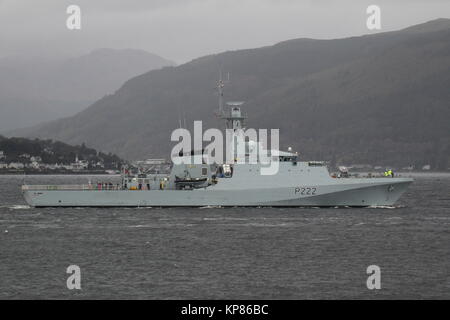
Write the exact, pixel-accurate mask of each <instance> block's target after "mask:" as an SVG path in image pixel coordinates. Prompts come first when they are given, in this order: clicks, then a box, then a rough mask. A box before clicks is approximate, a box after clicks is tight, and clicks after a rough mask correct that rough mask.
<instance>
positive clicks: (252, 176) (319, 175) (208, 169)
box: [22, 87, 413, 207]
mask: <svg viewBox="0 0 450 320" xmlns="http://www.w3.org/2000/svg"><path fill="white" fill-rule="evenodd" d="M219 90H221V87H219ZM219 93H220V97H222V95H223V93H222V92H221V91H220V92H219ZM241 104H242V103H231V104H230V105H229V110H228V112H224V111H222V110H223V109H221V108H219V111H220V114H221V117H222V118H224V119H225V120H226V127H227V128H229V129H233V130H234V131H235V130H238V129H243V128H244V125H245V119H246V117H245V116H244V115H243V114H242V112H241ZM219 105H221V102H220V103H219ZM268 154H269V155H270V157H269V159H270V160H269V161H278V171H277V173H276V174H274V175H263V174H261V170H262V168H263V167H265V166H266V164H263V163H260V162H258V161H257V162H256V163H245V162H244V163H239V162H232V163H225V164H220V165H218V164H216V163H214V164H208V162H207V161H204V156H205V155H204V154H203V153H202V152H198V153H195V152H192V153H190V154H187V155H185V154H179V155H178V156H179V157H182V158H185V159H188V158H190V159H189V160H194V161H191V163H194V164H186V163H187V162H188V161H185V162H186V163H183V161H181V163H180V164H175V162H177V163H179V162H180V161H173V162H172V163H171V165H170V167H169V170H168V172H166V173H163V172H158V171H154V170H153V171H152V170H150V171H142V170H138V171H133V169H131V168H124V169H123V171H122V174H121V183H119V184H116V185H113V184H92V183H88V184H85V185H26V184H25V185H23V186H22V192H23V195H24V197H25V200H26V201H27V203H28V204H29V205H31V206H34V207H175V206H187V207H205V206H220V207H228V206H248V207H255V206H273V207H368V206H392V205H393V204H394V203H395V202H396V201H397V200H398V199H399V198H400V196H401V195H402V194H403V193H404V192H405V190H406V189H407V187H408V185H409V184H410V183H411V182H412V181H413V180H412V179H410V178H401V177H396V178H394V177H364V178H358V177H354V176H349V175H346V174H345V175H332V174H330V172H329V171H328V168H327V165H326V163H325V162H322V161H302V160H301V159H300V158H299V155H298V154H297V153H295V152H292V150H288V151H280V150H269V151H268ZM172 159H173V158H172ZM178 160H180V159H178Z"/></svg>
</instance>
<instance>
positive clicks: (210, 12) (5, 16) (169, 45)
mask: <svg viewBox="0 0 450 320" xmlns="http://www.w3.org/2000/svg"><path fill="white" fill-rule="evenodd" d="M71 4H76V5H79V6H80V8H81V23H82V28H81V30H76V31H70V30H68V29H67V27H66V19H67V17H68V15H67V14H66V8H67V7H68V5H71ZM370 4H377V5H379V6H380V7H381V10H382V11H381V13H382V15H381V18H382V30H381V31H390V30H396V29H400V28H403V27H407V26H410V25H413V24H417V23H422V22H425V21H429V20H432V19H436V18H450V0H376V1H375V0H374V1H366V0H70V1H66V0H39V1H35V0H0V56H8V55H16V54H21V55H25V56H29V55H32V56H36V55H38V56H39V55H54V56H67V55H79V54H83V53H87V52H89V51H91V50H93V49H96V48H135V49H144V50H147V51H150V52H153V53H156V54H159V55H161V56H163V57H165V58H168V59H172V60H174V61H176V62H177V63H183V62H186V61H189V60H191V59H193V58H196V57H199V56H203V55H206V54H211V53H217V52H222V51H226V50H235V49H242V48H253V47H260V46H265V45H271V44H274V43H277V42H280V41H283V40H288V39H293V38H301V37H309V38H321V39H324V38H341V37H347V36H354V35H361V34H366V33H373V32H374V31H369V30H368V29H367V28H366V19H367V14H366V8H367V6H368V5H370Z"/></svg>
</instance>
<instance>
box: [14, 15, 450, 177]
mask: <svg viewBox="0 0 450 320" xmlns="http://www.w3.org/2000/svg"><path fill="white" fill-rule="evenodd" d="M219 68H222V69H223V70H224V71H225V72H230V73H231V78H232V84H231V85H230V86H229V87H228V88H227V91H226V99H227V100H245V101H247V103H246V104H245V105H244V107H243V109H244V111H245V112H247V113H248V115H249V116H250V118H249V122H248V127H253V128H280V135H281V145H282V147H284V148H286V147H287V146H292V147H293V148H294V150H298V151H299V153H300V155H301V156H302V157H303V159H305V158H306V159H320V160H329V161H332V162H333V163H335V162H337V163H346V164H349V163H370V164H374V165H377V164H378V165H397V166H406V165H410V164H415V165H422V164H428V163H429V164H431V165H432V167H433V168H443V169H446V168H447V167H448V166H449V165H450V164H449V155H450V147H449V146H450V134H449V133H450V122H449V120H448V119H450V90H449V88H450V72H449V71H450V20H448V19H439V20H434V21H431V22H428V23H425V24H421V25H417V26H414V27H411V28H407V29H404V30H400V31H396V32H388V33H380V34H374V35H367V36H362V37H352V38H346V39H336V40H312V39H296V40H291V41H285V42H282V43H278V44H276V45H274V46H268V47H263V48H258V49H249V50H239V51H230V52H225V53H221V54H217V55H210V56H206V57H202V58H199V59H196V60H193V61H191V62H189V63H186V64H183V65H180V66H178V67H168V68H164V69H161V70H153V71H150V72H148V73H145V74H143V75H140V76H138V77H135V78H133V79H131V80H129V81H127V82H126V83H125V84H124V85H123V86H122V87H121V88H120V89H119V90H118V91H117V92H116V93H114V94H113V95H109V96H106V97H104V98H102V99H100V100H99V101H97V102H96V103H94V104H93V105H92V106H90V107H89V108H88V109H86V110H84V111H82V112H80V113H79V114H77V115H75V116H73V117H70V118H67V119H63V120H59V121H54V122H52V123H49V124H46V125H41V126H38V127H35V128H32V129H29V130H26V131H21V132H19V133H20V134H24V135H27V136H32V137H35V136H37V137H51V138H56V139H61V140H63V141H67V142H70V143H81V142H86V143H87V144H88V145H90V146H93V147H97V148H101V149H102V150H108V151H111V152H114V153H117V154H119V155H121V156H123V157H126V158H144V157H149V156H167V155H168V153H169V151H170V149H171V148H172V146H173V145H174V144H173V143H170V133H171V131H172V130H173V129H174V128H176V127H177V126H178V119H179V117H180V116H181V115H182V114H185V116H186V119H187V121H188V122H190V123H192V121H193V120H203V121H204V128H207V127H217V126H218V125H219V124H218V122H217V120H216V119H215V118H214V116H213V111H214V109H215V108H216V106H217V94H216V93H215V91H214V86H215V84H216V82H217V79H218V73H219V72H218V71H219ZM220 125H221V126H222V124H220Z"/></svg>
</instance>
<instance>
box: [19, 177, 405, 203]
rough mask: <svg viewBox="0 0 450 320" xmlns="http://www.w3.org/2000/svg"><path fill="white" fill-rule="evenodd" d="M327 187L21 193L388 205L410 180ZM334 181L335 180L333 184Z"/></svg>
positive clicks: (78, 198)
mask: <svg viewBox="0 0 450 320" xmlns="http://www.w3.org/2000/svg"><path fill="white" fill-rule="evenodd" d="M330 180H331V181H330V182H329V183H328V184H325V183H322V184H296V185H292V186H275V187H273V186H272V187H264V186H261V187H258V188H252V189H249V188H245V189H239V188H233V189H228V188H224V187H220V186H219V184H218V185H216V186H211V187H208V188H204V189H194V190H89V189H86V190H43V188H42V189H41V190H31V189H28V190H27V189H25V190H23V193H24V197H25V199H26V201H27V203H28V204H29V205H31V206H34V207H176V206H187V207H203V206H221V207H227V206H248V207H255V206H256V207H257V206H273V207H343V206H351V207H353V206H354V207H367V206H391V205H393V204H394V203H395V202H396V201H397V200H398V199H399V198H400V196H401V195H402V194H403V193H404V192H405V190H406V189H407V187H408V185H409V184H410V183H411V182H412V179H409V178H373V179H368V178H365V179H357V178H347V179H331V178H330ZM333 180H334V181H333Z"/></svg>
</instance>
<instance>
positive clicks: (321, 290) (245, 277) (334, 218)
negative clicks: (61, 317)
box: [0, 174, 450, 299]
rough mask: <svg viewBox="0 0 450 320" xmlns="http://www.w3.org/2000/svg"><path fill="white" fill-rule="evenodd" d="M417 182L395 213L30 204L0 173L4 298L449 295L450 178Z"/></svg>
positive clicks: (0, 286)
mask: <svg viewBox="0 0 450 320" xmlns="http://www.w3.org/2000/svg"><path fill="white" fill-rule="evenodd" d="M92 179H93V181H95V180H96V179H100V178H92ZM416 179H417V180H416V182H415V183H414V184H413V185H412V186H411V187H410V189H409V190H408V191H407V193H406V194H405V195H404V196H403V197H402V199H401V200H400V202H399V203H398V205H397V206H396V207H392V208H366V209H314V208H310V209H305V208H289V209H279V208H201V209H192V208H189V209H183V208H172V209H161V208H140V209H94V208H92V209H84V208H83V209H81V208H78V209H77V208H71V209H57V208H56V209H50V208H49V209H33V208H29V207H28V206H26V204H25V202H24V200H23V199H22V197H21V194H20V190H19V185H20V184H21V183H22V177H17V176H0V298H8V299H9V298H27V299H28V298H64V299H65V298H88V299H91V298H125V299H130V298H138V299H179V298H185V299H197V298H203V299H221V298H223V299H305V298H307V299H309V298H326V299H335V298H364V299H370V298H446V299H449V298H450V175H449V174H446V175H445V174H442V175H440V174H435V175H420V176H417V177H416ZM86 180H87V177H86V176H81V177H80V176H34V177H29V178H27V182H30V183H53V184H56V183H83V182H86ZM72 264H76V265H78V266H80V268H81V286H82V290H80V291H77V290H73V291H70V290H68V289H67V287H66V279H67V277H68V276H69V275H68V274H66V268H67V267H68V266H69V265H72ZM372 264H375V265H378V266H380V268H381V286H382V289H381V290H372V291H370V290H368V289H367V287H366V279H367V276H368V275H367V274H366V268H367V266H369V265H372Z"/></svg>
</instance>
